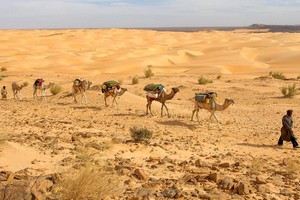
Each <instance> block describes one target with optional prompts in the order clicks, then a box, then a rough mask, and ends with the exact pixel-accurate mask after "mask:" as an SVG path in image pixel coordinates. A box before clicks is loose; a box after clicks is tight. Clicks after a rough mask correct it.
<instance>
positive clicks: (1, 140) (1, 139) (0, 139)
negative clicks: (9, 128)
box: [0, 133, 10, 144]
mask: <svg viewBox="0 0 300 200" xmlns="http://www.w3.org/2000/svg"><path fill="white" fill-rule="evenodd" d="M9 139H10V137H9V136H8V135H7V134H5V133H0V144H1V143H4V142H5V141H6V140H9Z"/></svg>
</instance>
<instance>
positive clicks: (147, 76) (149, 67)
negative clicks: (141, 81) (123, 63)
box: [144, 65, 154, 78]
mask: <svg viewBox="0 0 300 200" xmlns="http://www.w3.org/2000/svg"><path fill="white" fill-rule="evenodd" d="M151 68H152V66H151V65H148V69H146V70H145V72H144V74H145V77H146V78H150V77H152V76H154V73H153V71H152V69H151Z"/></svg>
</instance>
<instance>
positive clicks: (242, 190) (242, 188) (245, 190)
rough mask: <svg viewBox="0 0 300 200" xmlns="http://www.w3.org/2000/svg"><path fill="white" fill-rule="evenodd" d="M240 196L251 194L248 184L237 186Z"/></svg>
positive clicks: (241, 183)
mask: <svg viewBox="0 0 300 200" xmlns="http://www.w3.org/2000/svg"><path fill="white" fill-rule="evenodd" d="M237 193H238V195H247V194H249V193H250V191H249V186H248V184H246V183H244V182H239V183H238V186H237Z"/></svg>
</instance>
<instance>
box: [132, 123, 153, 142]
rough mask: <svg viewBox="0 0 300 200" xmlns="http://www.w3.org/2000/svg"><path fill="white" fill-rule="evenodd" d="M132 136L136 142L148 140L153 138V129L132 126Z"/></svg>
mask: <svg viewBox="0 0 300 200" xmlns="http://www.w3.org/2000/svg"><path fill="white" fill-rule="evenodd" d="M130 132H131V137H132V139H133V140H134V141H135V142H148V141H149V140H150V139H151V138H152V135H153V133H152V131H150V130H148V129H147V128H138V127H136V126H135V127H133V128H130Z"/></svg>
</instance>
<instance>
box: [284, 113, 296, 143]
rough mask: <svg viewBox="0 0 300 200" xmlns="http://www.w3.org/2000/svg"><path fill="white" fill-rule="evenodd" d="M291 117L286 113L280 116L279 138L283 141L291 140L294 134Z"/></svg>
mask: <svg viewBox="0 0 300 200" xmlns="http://www.w3.org/2000/svg"><path fill="white" fill-rule="evenodd" d="M292 128H293V119H292V117H290V116H288V115H284V116H283V118H282V128H281V139H282V140H284V141H288V142H289V141H291V136H293V137H294V138H296V137H295V135H294V133H293V130H292Z"/></svg>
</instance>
